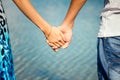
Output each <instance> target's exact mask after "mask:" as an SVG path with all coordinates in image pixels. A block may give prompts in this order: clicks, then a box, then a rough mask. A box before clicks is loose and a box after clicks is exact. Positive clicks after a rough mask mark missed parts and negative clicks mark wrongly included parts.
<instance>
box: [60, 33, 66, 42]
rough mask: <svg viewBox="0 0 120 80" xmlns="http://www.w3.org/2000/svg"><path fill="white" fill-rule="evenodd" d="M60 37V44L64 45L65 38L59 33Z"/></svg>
mask: <svg viewBox="0 0 120 80" xmlns="http://www.w3.org/2000/svg"><path fill="white" fill-rule="evenodd" d="M60 36H61V38H62V39H60V41H61V42H62V44H65V41H66V40H65V36H64V35H63V34H62V33H60Z"/></svg>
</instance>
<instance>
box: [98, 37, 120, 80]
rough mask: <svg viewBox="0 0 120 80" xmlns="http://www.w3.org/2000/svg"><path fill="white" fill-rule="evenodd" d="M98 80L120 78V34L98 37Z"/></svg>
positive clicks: (118, 79)
mask: <svg viewBox="0 0 120 80" xmlns="http://www.w3.org/2000/svg"><path fill="white" fill-rule="evenodd" d="M97 49H98V55H97V66H98V80H120V36H118V37H106V38H98V46H97Z"/></svg>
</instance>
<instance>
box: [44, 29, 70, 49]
mask: <svg viewBox="0 0 120 80" xmlns="http://www.w3.org/2000/svg"><path fill="white" fill-rule="evenodd" d="M71 37H72V30H71V29H67V30H66V29H63V28H62V27H52V28H51V31H50V34H49V36H48V37H46V41H47V43H48V45H49V46H50V47H51V48H52V49H53V50H54V51H58V49H59V48H67V47H68V45H69V43H70V41H71Z"/></svg>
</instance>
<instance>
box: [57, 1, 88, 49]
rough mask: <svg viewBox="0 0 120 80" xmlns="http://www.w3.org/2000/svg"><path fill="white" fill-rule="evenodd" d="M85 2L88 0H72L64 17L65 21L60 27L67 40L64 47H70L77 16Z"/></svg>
mask: <svg viewBox="0 0 120 80" xmlns="http://www.w3.org/2000/svg"><path fill="white" fill-rule="evenodd" d="M85 2H86V0H71V4H70V7H69V10H68V12H67V14H66V17H65V18H64V21H63V23H62V24H61V25H60V26H59V29H60V30H61V32H62V33H63V34H64V36H65V41H66V43H65V45H63V48H66V47H68V45H69V43H70V42H71V38H72V28H73V26H74V21H75V18H76V16H77V14H78V13H79V11H80V9H81V8H82V7H83V5H84V4H85Z"/></svg>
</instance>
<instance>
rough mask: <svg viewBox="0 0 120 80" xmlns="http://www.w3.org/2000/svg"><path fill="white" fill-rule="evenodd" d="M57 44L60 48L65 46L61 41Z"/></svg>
mask: <svg viewBox="0 0 120 80" xmlns="http://www.w3.org/2000/svg"><path fill="white" fill-rule="evenodd" d="M56 43H57V44H59V47H61V46H63V45H64V44H63V43H62V42H61V41H58V42H56Z"/></svg>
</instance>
